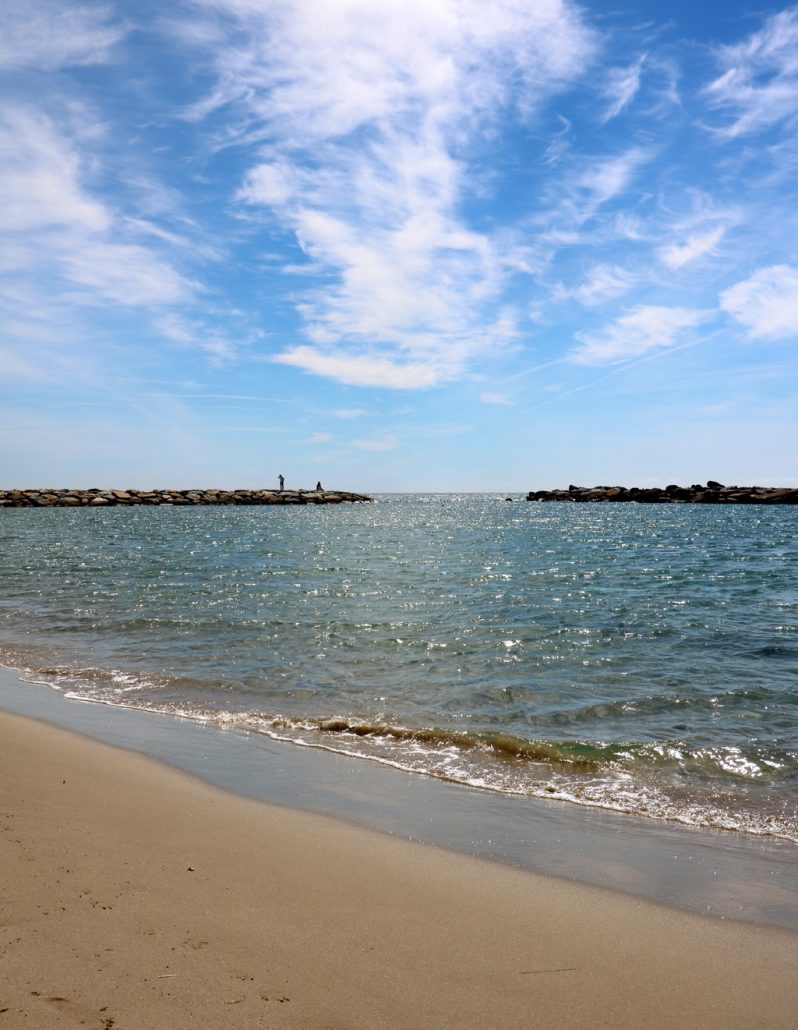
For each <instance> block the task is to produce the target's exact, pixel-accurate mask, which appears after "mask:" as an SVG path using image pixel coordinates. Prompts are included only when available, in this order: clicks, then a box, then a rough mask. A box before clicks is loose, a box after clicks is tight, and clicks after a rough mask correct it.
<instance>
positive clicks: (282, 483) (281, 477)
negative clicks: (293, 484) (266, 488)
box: [277, 475, 285, 493]
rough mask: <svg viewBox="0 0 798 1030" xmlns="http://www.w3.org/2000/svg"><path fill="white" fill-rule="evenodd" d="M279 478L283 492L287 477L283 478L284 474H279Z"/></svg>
mask: <svg viewBox="0 0 798 1030" xmlns="http://www.w3.org/2000/svg"><path fill="white" fill-rule="evenodd" d="M277 479H278V480H279V482H280V493H282V492H283V487H284V486H285V479H284V478H283V476H282V475H279V476H278V477H277Z"/></svg>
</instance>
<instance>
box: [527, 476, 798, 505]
mask: <svg viewBox="0 0 798 1030" xmlns="http://www.w3.org/2000/svg"><path fill="white" fill-rule="evenodd" d="M526 499H527V500H528V501H571V502H577V503H589V504H590V503H593V504H595V503H601V502H606V501H627V502H628V501H634V502H636V503H638V504H798V490H796V489H795V488H794V487H773V486H724V485H723V483H718V482H716V481H715V480H714V479H710V480H709V482H708V483H707V484H706V485H705V486H704V485H702V484H700V483H695V484H693V486H676V485H675V484H671V485H670V486H666V487H658V486H643V487H640V486H632V487H628V488H627V487H625V486H569V487H568V489H567V490H530V491H529V493H528V494H527V496H526Z"/></svg>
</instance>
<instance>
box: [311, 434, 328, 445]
mask: <svg viewBox="0 0 798 1030" xmlns="http://www.w3.org/2000/svg"><path fill="white" fill-rule="evenodd" d="M330 440H332V433H313V434H312V435H311V436H310V437H308V443H329V442H330Z"/></svg>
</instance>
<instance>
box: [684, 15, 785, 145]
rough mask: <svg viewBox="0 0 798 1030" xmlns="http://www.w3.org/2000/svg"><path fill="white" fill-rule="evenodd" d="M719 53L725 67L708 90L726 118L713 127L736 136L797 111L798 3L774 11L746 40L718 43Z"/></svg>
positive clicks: (779, 120) (762, 127) (717, 130)
mask: <svg viewBox="0 0 798 1030" xmlns="http://www.w3.org/2000/svg"><path fill="white" fill-rule="evenodd" d="M716 56H717V60H718V63H719V64H720V66H721V68H722V69H723V71H722V73H721V74H720V75H719V76H718V77H717V78H716V79H714V81H712V82H711V83H710V84H709V85H708V86H707V87H706V88H705V96H706V98H707V102H708V103H709V105H710V107H712V108H714V109H715V110H717V111H719V112H721V113H724V114H726V115H727V119H726V121H725V122H723V123H722V124H721V125H718V126H715V127H714V130H713V131H715V132H717V133H718V134H719V135H720V136H723V137H725V138H727V139H734V138H735V137H737V136H742V135H745V134H749V133H755V132H760V131H762V130H763V129H767V128H770V127H771V126H773V125H776V124H777V123H779V122H784V121H786V120H788V119H794V118H795V117H796V115H798V7H790V8H788V9H786V10H784V11H780V12H779V13H778V14H774V15H773V16H772V17H770V18H768V19H767V21H766V22H765V24H764V26H763V28H762V29H760V30H759V31H758V32H754V33H752V34H751V35H750V36H748V38H747V39H745V40H743V42H741V43H737V44H734V45H733V46H724V47H720V48H718V50H717V51H716Z"/></svg>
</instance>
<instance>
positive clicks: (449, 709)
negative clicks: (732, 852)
mask: <svg viewBox="0 0 798 1030" xmlns="http://www.w3.org/2000/svg"><path fill="white" fill-rule="evenodd" d="M797 537H798V510H796V509H794V508H790V507H774V508H769V507H767V508H766V507H748V506H739V507H736V506H729V507H715V506H700V505H635V504H624V505H565V504H534V503H528V502H526V501H523V500H521V499H519V498H516V499H515V500H514V502H513V503H507V502H506V501H505V500H504V498H503V497H501V496H497V495H493V494H479V495H474V494H462V495H457V494H447V495H383V496H380V497H378V498H377V501H376V503H375V504H373V505H341V506H334V507H333V506H331V507H321V506H312V507H311V506H308V507H302V508H294V507H286V508H280V507H219V508H213V507H211V508H207V507H202V508H191V507H189V508H186V507H181V508H168V507H161V508H113V509H104V510H103V509H99V510H98V509H92V510H87V509H78V510H72V509H38V510H37V509H30V510H28V509H22V510H19V509H16V510H15V509H6V510H3V511H0V580H1V581H2V592H1V593H0V662H2V663H3V664H6V665H10V666H12V667H15V668H20V669H25V670H29V671H30V673H31V674H32V675H33V677H34V678H36V679H37V680H40V681H44V682H47V683H49V684H50V685H52V686H53V687H55V688H56V689H58V690H60V691H62V692H64V693H65V694H66V695H67V696H69V697H72V698H76V699H80V700H84V701H93V702H98V703H103V704H108V705H118V706H124V707H130V708H140V709H146V710H149V711H154V712H161V713H164V714H166V715H170V716H175V715H178V716H181V717H183V718H187V719H191V720H197V721H201V722H209V723H214V724H217V725H219V726H222V727H235V728H237V729H241V730H245V731H249V732H251V734H253V739H257V735H258V734H260V735H265V736H267V737H269V738H272V739H276V740H280V741H285V742H286V746H289V745H291V744H294V745H300V746H305V747H314V748H324V749H328V750H332V751H337V752H340V753H343V754H345V755H349V756H351V758H352V760H353V761H355V760H364V761H372V762H380V763H384V764H387V765H391V766H393V767H395V768H398V769H402V770H406V771H407V772H408V774H412V773H415V774H425V775H428V776H434V777H438V778H442V779H446V780H451V781H454V782H457V783H462V784H466V785H469V786H472V787H475V788H478V789H483V790H489V791H498V792H502V793H504V794H507V795H524V796H541V797H546V798H548V799H553V800H559V801H561V802H562V803H563V804H572V805H573V804H578V805H588V806H596V807H601V808H608V809H613V810H615V811H619V812H624V813H628V814H629V816H630V818H633V817H637V818H640V817H645V818H653V819H659V820H672V821H676V822H682V823H687V824H691V825H696V826H707V827H719V828H724V829H728V830H730V831H736V832H742V833H747V834H765V835H772V836H775V837H779V838H785V839H789V840H793V841H798V812H797V809H798V804H797V802H798V548H796V538H797Z"/></svg>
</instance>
